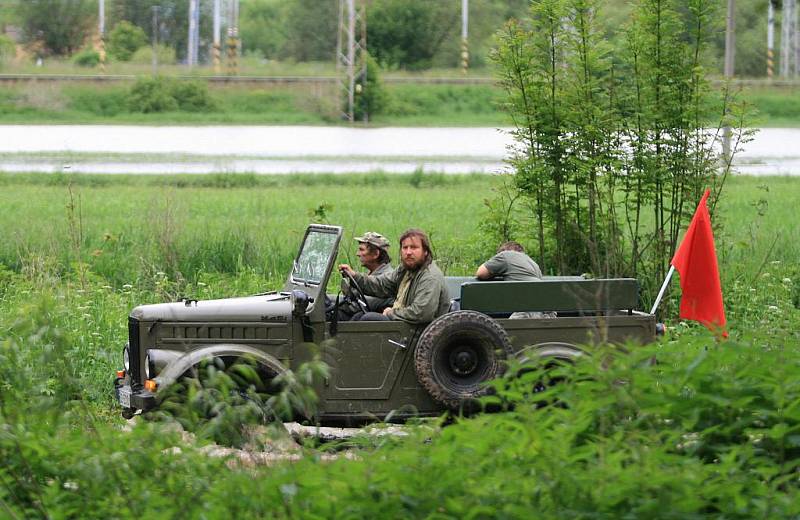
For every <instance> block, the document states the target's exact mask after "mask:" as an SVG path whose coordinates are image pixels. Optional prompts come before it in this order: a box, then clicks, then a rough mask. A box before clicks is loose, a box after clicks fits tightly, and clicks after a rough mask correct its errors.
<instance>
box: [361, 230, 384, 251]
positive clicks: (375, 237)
mask: <svg viewBox="0 0 800 520" xmlns="http://www.w3.org/2000/svg"><path fill="white" fill-rule="evenodd" d="M355 241H356V242H358V243H359V244H372V245H373V246H375V247H377V248H378V249H388V248H389V245H390V243H389V241H388V240H386V237H385V236H383V235H381V234H380V233H375V232H374V231H367V232H366V233H364V234H363V235H361V236H360V237H356V238H355Z"/></svg>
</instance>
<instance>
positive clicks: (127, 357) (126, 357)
mask: <svg viewBox="0 0 800 520" xmlns="http://www.w3.org/2000/svg"><path fill="white" fill-rule="evenodd" d="M122 366H123V367H124V368H125V372H130V371H131V351H130V348H129V347H128V345H125V348H123V349H122Z"/></svg>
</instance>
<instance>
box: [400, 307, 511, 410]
mask: <svg viewBox="0 0 800 520" xmlns="http://www.w3.org/2000/svg"><path fill="white" fill-rule="evenodd" d="M513 354H514V352H513V350H512V348H511V342H510V341H509V340H508V335H507V334H506V331H505V329H503V327H501V326H500V324H499V323H497V321H495V320H493V319H492V318H490V317H489V316H487V315H485V314H481V313H479V312H475V311H456V312H451V313H448V314H444V315H442V316H440V317H438V318H437V319H435V320H434V321H433V322H431V324H430V325H428V327H427V328H426V329H425V330H424V331H423V332H422V335H421V336H420V338H419V342H418V343H417V348H416V351H415V352H414V365H415V367H416V371H417V378H418V379H419V382H420V383H422V386H423V387H425V390H427V391H428V393H429V394H430V395H431V397H433V398H434V399H435V400H436V401H438V402H440V403H442V404H444V405H445V406H447V407H448V408H452V409H458V408H461V407H463V406H464V405H465V404H468V403H470V402H474V400H475V399H476V398H477V397H480V396H482V395H486V394H487V393H488V388H487V387H486V385H485V383H486V382H487V381H490V380H492V379H494V378H496V377H497V376H499V375H501V374H502V373H503V370H504V369H505V365H504V363H503V361H504V360H505V359H506V358H508V357H510V356H513Z"/></svg>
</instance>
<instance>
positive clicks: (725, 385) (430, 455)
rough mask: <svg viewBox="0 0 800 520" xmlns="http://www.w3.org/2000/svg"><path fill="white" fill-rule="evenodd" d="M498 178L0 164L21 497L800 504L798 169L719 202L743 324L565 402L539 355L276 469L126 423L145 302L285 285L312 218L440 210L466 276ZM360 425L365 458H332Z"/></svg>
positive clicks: (329, 513)
mask: <svg viewBox="0 0 800 520" xmlns="http://www.w3.org/2000/svg"><path fill="white" fill-rule="evenodd" d="M495 182H496V179H494V178H492V177H488V176H462V177H456V176H441V175H434V176H402V175H398V176H364V175H353V176H325V175H321V176H287V177H261V176H250V175H218V176H197V177H134V176H132V177H124V176H123V177H116V176H115V177H104V176H63V175H53V176H47V175H2V176H0V208H2V211H0V238H1V240H0V458H1V459H2V460H3V461H4V464H3V465H2V466H0V511H2V513H0V516H6V517H9V518H15V517H20V518H22V517H75V516H81V517H97V518H100V517H108V516H114V517H133V516H141V515H158V516H170V515H172V516H176V515H177V516H183V517H197V518H199V517H204V518H218V517H221V516H230V515H234V516H236V517H265V516H266V517H278V518H296V517H374V516H378V515H380V516H384V517H391V518H396V517H414V518H421V517H426V518H462V517H468V516H470V515H472V516H477V517H507V518H528V517H530V514H531V512H533V511H536V512H540V513H542V514H543V515H544V516H546V517H561V516H565V515H566V516H571V517H579V518H589V517H592V518H596V517H609V518H612V517H619V516H625V515H627V516H633V517H648V518H674V517H680V518H687V517H700V516H706V515H712V516H725V517H733V518H736V517H744V518H750V517H771V518H776V517H790V516H796V515H797V514H800V496H798V491H797V486H796V484H795V483H796V479H797V475H798V473H797V472H798V467H799V466H800V440H799V439H800V362H799V361H798V359H799V358H798V356H797V354H798V347H800V337H799V336H798V330H800V327H798V325H799V324H800V310H798V308H800V291H798V287H799V286H800V267H799V266H798V263H797V259H798V258H800V245H798V244H800V224H798V222H797V219H796V218H795V213H796V209H795V206H796V201H797V200H798V198H800V181H798V180H797V179H793V178H782V177H764V178H747V177H739V178H733V179H732V180H731V181H730V183H729V185H728V186H726V189H725V193H724V194H723V197H722V199H721V200H720V203H719V205H718V213H717V214H715V217H714V219H715V223H716V224H717V225H718V226H719V229H718V230H717V235H716V239H717V250H718V254H719V259H720V272H721V275H722V282H723V291H724V295H725V303H726V310H727V313H728V319H729V324H730V332H731V339H730V340H729V341H728V342H725V343H722V344H715V342H714V340H713V338H712V337H711V336H710V335H709V334H708V333H706V332H705V331H704V330H703V329H702V328H699V327H696V326H694V325H689V324H681V323H679V322H677V320H675V319H674V318H672V319H670V321H669V325H670V333H669V334H668V337H667V339H666V340H665V341H664V342H662V343H659V344H657V345H653V346H650V347H647V348H646V349H643V350H640V351H637V353H635V354H634V355H627V356H623V355H619V356H614V362H613V363H609V362H608V359H607V358H603V359H600V358H599V357H598V358H597V359H589V360H586V361H585V362H582V363H579V364H578V366H576V367H575V368H574V369H572V371H570V372H569V374H571V377H569V378H568V380H567V382H566V383H565V384H564V385H563V386H560V387H558V389H557V390H558V392H559V394H558V395H559V398H560V399H561V400H562V402H563V403H565V406H551V407H545V408H538V407H537V406H536V403H537V401H532V400H531V398H530V396H528V397H524V396H523V395H522V394H523V393H525V394H527V391H525V392H523V390H524V388H525V385H529V384H531V381H533V380H535V379H533V378H536V377H538V373H536V372H533V373H531V374H530V375H529V376H526V377H527V379H526V378H522V379H517V380H512V379H509V380H508V381H506V382H505V383H503V384H501V385H500V387H499V396H500V398H503V399H507V400H510V401H513V402H516V403H517V405H516V407H515V408H514V409H513V410H512V411H509V412H506V413H499V414H492V415H486V416H480V417H476V418H472V419H456V420H455V424H452V425H450V426H447V427H444V428H442V427H441V426H442V425H441V423H440V422H439V421H433V422H430V423H426V424H424V425H421V426H419V427H418V428H414V429H412V430H411V434H410V435H409V436H408V437H407V438H402V439H387V438H380V439H378V440H375V439H372V440H367V439H359V440H356V441H353V442H352V443H350V444H346V445H338V446H322V447H317V448H315V447H309V448H306V449H305V451H304V453H305V457H304V458H303V460H302V461H301V462H298V463H283V464H278V465H276V466H273V467H260V468H259V467H256V468H251V467H242V466H239V465H237V464H235V463H232V462H230V461H227V462H226V460H224V459H216V458H209V457H207V456H206V455H204V454H203V453H202V452H201V451H200V448H199V445H195V444H192V443H188V444H187V443H185V442H183V441H181V440H179V438H178V434H177V433H175V432H174V430H170V429H168V428H165V427H162V426H161V425H160V424H157V423H144V424H140V425H139V426H137V427H135V428H134V429H133V431H132V432H122V431H120V429H119V427H118V426H119V423H120V419H119V418H118V417H117V413H118V411H117V410H116V408H115V406H114V404H113V400H112V397H111V374H112V372H113V370H115V369H116V368H117V367H118V365H119V364H120V359H119V351H120V348H121V345H122V344H124V342H125V339H126V316H127V313H128V311H129V310H130V309H131V308H132V307H133V306H135V305H137V304H139V303H149V302H157V301H167V300H174V299H176V298H177V297H179V296H191V297H196V298H206V297H220V296H232V295H243V294H252V293H254V292H257V291H262V290H265V289H270V288H274V287H275V286H276V285H278V284H280V283H281V282H282V280H283V279H284V277H285V274H286V272H287V271H288V269H289V266H290V265H291V259H292V257H293V255H294V253H295V252H296V247H297V242H298V240H299V238H300V237H301V235H302V232H303V230H304V228H305V226H306V224H307V223H308V222H309V221H311V220H312V219H316V220H322V221H326V222H329V223H332V224H338V225H343V226H344V227H345V237H346V240H345V241H344V244H345V246H346V247H345V248H344V251H343V253H342V257H343V259H344V260H347V259H348V258H350V259H351V261H352V259H353V253H354V248H353V243H352V241H351V240H349V237H351V236H353V235H355V234H360V233H361V232H363V231H366V230H378V231H380V232H382V233H385V234H386V235H388V236H389V237H390V238H392V240H396V238H397V236H398V235H399V234H400V233H401V232H402V231H403V230H404V229H405V228H407V227H409V226H419V227H422V228H423V229H426V230H428V231H429V232H430V233H431V235H432V238H433V242H434V247H435V252H436V254H437V257H438V258H437V261H438V262H439V264H440V265H441V266H443V267H444V269H445V270H446V274H450V275H459V274H468V273H471V272H473V271H474V269H475V267H476V266H477V265H478V264H479V263H480V262H481V261H482V260H483V259H485V257H486V256H487V255H488V254H489V253H490V251H491V250H492V248H493V246H494V244H489V243H487V241H486V239H485V238H484V237H483V236H482V235H481V233H480V231H479V224H480V222H481V220H482V218H483V216H484V209H483V208H484V199H485V198H487V197H489V196H490V195H491V189H492V187H493V185H494V183H495ZM523 241H524V240H523ZM673 286H677V281H674V282H673ZM672 297H673V298H674V294H673V296H672ZM646 305H648V306H649V303H646ZM654 356H655V357H657V358H658V360H659V363H657V364H653V363H650V362H648V361H649V360H651V359H652V358H653V357H654ZM554 391H555V390H554ZM177 444H180V445H181V446H182V450H181V451H180V452H179V451H176V450H174V449H172V447H174V446H175V445H177ZM198 444H201V443H198ZM353 446H356V447H358V450H357V453H358V455H357V459H356V460H339V461H336V462H324V461H323V458H322V456H321V455H322V454H323V453H324V452H326V451H330V450H334V449H341V448H343V447H353Z"/></svg>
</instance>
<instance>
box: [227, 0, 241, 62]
mask: <svg viewBox="0 0 800 520" xmlns="http://www.w3.org/2000/svg"><path fill="white" fill-rule="evenodd" d="M228 8H229V9H228V42H227V46H228V74H229V75H231V76H235V75H237V74H239V0H230V3H229V4H228Z"/></svg>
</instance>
